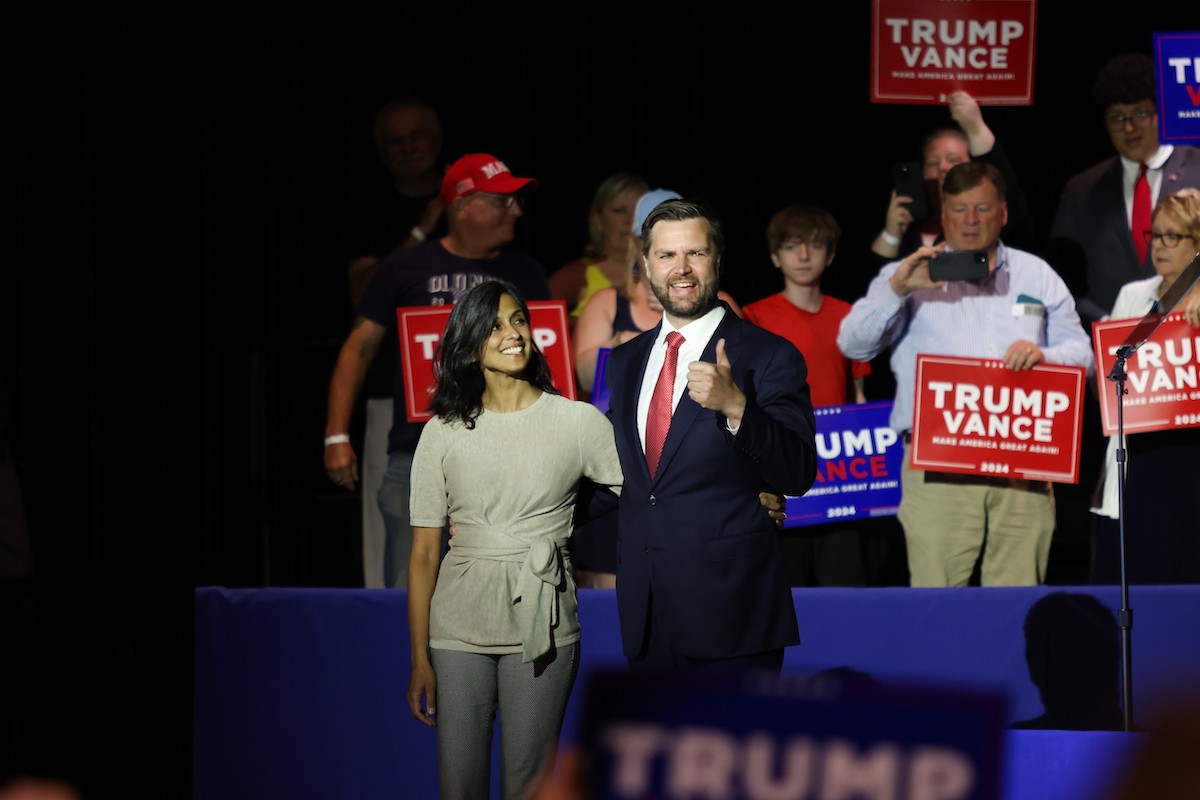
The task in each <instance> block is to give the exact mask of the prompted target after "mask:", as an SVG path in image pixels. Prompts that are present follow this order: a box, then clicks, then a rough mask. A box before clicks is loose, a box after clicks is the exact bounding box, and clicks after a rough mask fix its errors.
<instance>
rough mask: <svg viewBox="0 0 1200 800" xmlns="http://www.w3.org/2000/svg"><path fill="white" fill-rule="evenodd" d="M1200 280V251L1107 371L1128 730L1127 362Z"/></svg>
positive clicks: (1123, 691)
mask: <svg viewBox="0 0 1200 800" xmlns="http://www.w3.org/2000/svg"><path fill="white" fill-rule="evenodd" d="M1197 283H1200V252H1197V253H1196V254H1195V255H1193V256H1192V263H1190V264H1188V265H1187V267H1185V268H1184V270H1183V272H1181V273H1180V275H1179V277H1178V278H1176V279H1175V282H1174V283H1172V284H1171V285H1170V286H1169V287H1168V288H1167V291H1166V292H1164V293H1163V296H1162V297H1161V298H1159V300H1158V302H1156V303H1155V304H1154V306H1153V307H1152V308H1151V309H1150V311H1149V312H1147V313H1146V316H1144V317H1142V319H1141V321H1140V322H1138V324H1137V325H1135V326H1134V329H1133V330H1132V331H1130V333H1129V335H1128V336H1127V337H1126V338H1125V341H1124V342H1123V343H1122V344H1121V346H1120V347H1119V348H1117V360H1116V363H1115V364H1113V368H1112V371H1111V372H1110V373H1109V375H1108V379H1109V380H1110V381H1115V382H1116V384H1117V452H1116V461H1117V528H1118V531H1119V533H1118V535H1119V537H1120V547H1121V607H1120V609H1119V610H1118V611H1117V628H1118V630H1119V632H1120V636H1121V697H1122V705H1123V706H1124V717H1125V730H1126V731H1132V730H1133V645H1132V632H1133V609H1132V608H1130V607H1129V576H1128V575H1127V574H1126V572H1125V455H1126V454H1125V394H1126V390H1125V362H1126V361H1127V360H1128V359H1129V357H1130V356H1131V355H1133V353H1134V351H1135V350H1137V349H1138V348H1139V347H1141V346H1142V345H1143V344H1145V343H1146V340H1147V339H1149V338H1150V336H1151V335H1152V334H1153V333H1154V331H1156V330H1158V326H1159V325H1161V324H1162V322H1163V320H1164V319H1166V317H1167V314H1169V313H1171V310H1172V309H1174V308H1175V306H1177V305H1178V304H1179V301H1180V300H1182V299H1183V297H1184V295H1186V294H1187V293H1188V292H1190V291H1191V290H1192V287H1194V286H1195V285H1196V284H1197Z"/></svg>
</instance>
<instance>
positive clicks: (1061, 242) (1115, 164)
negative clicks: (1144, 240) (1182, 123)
mask: <svg viewBox="0 0 1200 800" xmlns="http://www.w3.org/2000/svg"><path fill="white" fill-rule="evenodd" d="M1162 173H1163V174H1162V183H1161V184H1160V185H1159V189H1158V199H1159V200H1162V199H1163V198H1164V197H1166V196H1167V195H1169V194H1172V193H1173V192H1177V191H1179V190H1180V189H1182V188H1184V187H1185V186H1194V187H1200V150H1198V149H1196V148H1195V147H1176V148H1175V149H1174V151H1173V152H1172V153H1171V157H1170V158H1168V159H1167V161H1166V163H1165V164H1163V168H1162ZM1046 260H1047V261H1049V262H1050V264H1051V265H1053V266H1054V268H1055V269H1056V270H1057V271H1058V272H1059V274H1060V275H1062V276H1063V279H1064V280H1065V281H1066V282H1067V285H1068V286H1070V287H1071V289H1072V291H1073V292H1074V293H1075V295H1076V298H1077V300H1080V302H1078V306H1079V314H1080V316H1081V317H1083V318H1084V319H1085V320H1087V321H1088V322H1095V321H1096V320H1097V319H1099V318H1100V317H1101V316H1103V315H1105V314H1108V313H1110V312H1111V311H1112V307H1113V303H1114V302H1116V299H1117V293H1118V292H1119V291H1120V290H1121V287H1122V286H1124V285H1125V284H1127V283H1129V282H1131V281H1136V280H1141V279H1142V278H1149V277H1151V276H1153V275H1154V266H1153V265H1152V264H1151V263H1150V251H1149V249H1147V250H1146V259H1145V261H1144V262H1143V263H1141V264H1139V263H1138V259H1137V252H1136V251H1135V250H1134V249H1133V236H1132V235H1130V232H1129V214H1128V212H1127V211H1126V210H1125V189H1124V183H1123V179H1122V175H1121V159H1120V158H1118V157H1117V156H1113V157H1112V158H1109V159H1107V160H1105V161H1102V162H1100V163H1099V164H1096V165H1095V166H1093V167H1091V168H1089V169H1086V170H1084V171H1083V172H1081V173H1079V174H1078V175H1076V176H1075V177H1073V178H1071V180H1069V181H1068V182H1067V185H1066V188H1064V189H1063V193H1062V196H1061V197H1060V198H1059V203H1058V210H1057V212H1056V213H1055V216H1054V225H1053V227H1052V228H1051V230H1050V240H1049V241H1048V243H1047V250H1046ZM1085 292H1086V295H1085V294H1084V293H1085Z"/></svg>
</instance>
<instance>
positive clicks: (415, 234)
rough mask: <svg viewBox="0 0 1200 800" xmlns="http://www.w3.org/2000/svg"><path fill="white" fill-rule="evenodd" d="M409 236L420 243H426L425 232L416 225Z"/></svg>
mask: <svg viewBox="0 0 1200 800" xmlns="http://www.w3.org/2000/svg"><path fill="white" fill-rule="evenodd" d="M408 235H409V236H411V237H412V238H414V239H416V240H417V241H418V242H423V241H425V231H423V230H421V226H420V225H414V226H413V229H412V230H411V231H409V232H408Z"/></svg>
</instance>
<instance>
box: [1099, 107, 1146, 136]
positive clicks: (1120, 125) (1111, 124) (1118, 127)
mask: <svg viewBox="0 0 1200 800" xmlns="http://www.w3.org/2000/svg"><path fill="white" fill-rule="evenodd" d="M1157 114H1158V111H1156V110H1154V109H1145V108H1139V109H1138V110H1137V111H1134V112H1133V113H1132V114H1130V115H1129V116H1125V115H1124V114H1122V113H1121V112H1120V111H1117V112H1115V113H1112V114H1109V115H1108V116H1107V117H1105V118H1104V122H1105V123H1106V124H1107V125H1108V129H1109V130H1110V131H1123V130H1125V124H1126V123H1128V122H1132V123H1133V127H1135V128H1148V127H1150V123H1151V122H1153V121H1154V117H1155V116H1157Z"/></svg>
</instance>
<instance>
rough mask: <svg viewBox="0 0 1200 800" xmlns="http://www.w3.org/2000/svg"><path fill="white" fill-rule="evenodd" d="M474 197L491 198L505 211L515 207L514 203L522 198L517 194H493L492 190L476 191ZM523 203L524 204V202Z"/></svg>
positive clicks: (519, 201)
mask: <svg viewBox="0 0 1200 800" xmlns="http://www.w3.org/2000/svg"><path fill="white" fill-rule="evenodd" d="M471 196H472V197H482V198H484V199H486V200H491V201H492V202H493V203H495V204H496V205H498V206H500V207H501V208H502V209H504V210H505V211H508V210H509V209H510V208H512V207H513V203H521V198H520V197H518V196H517V195H515V194H492V193H491V192H476V193H475V194H473V195H471ZM522 205H524V204H523V203H522Z"/></svg>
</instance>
